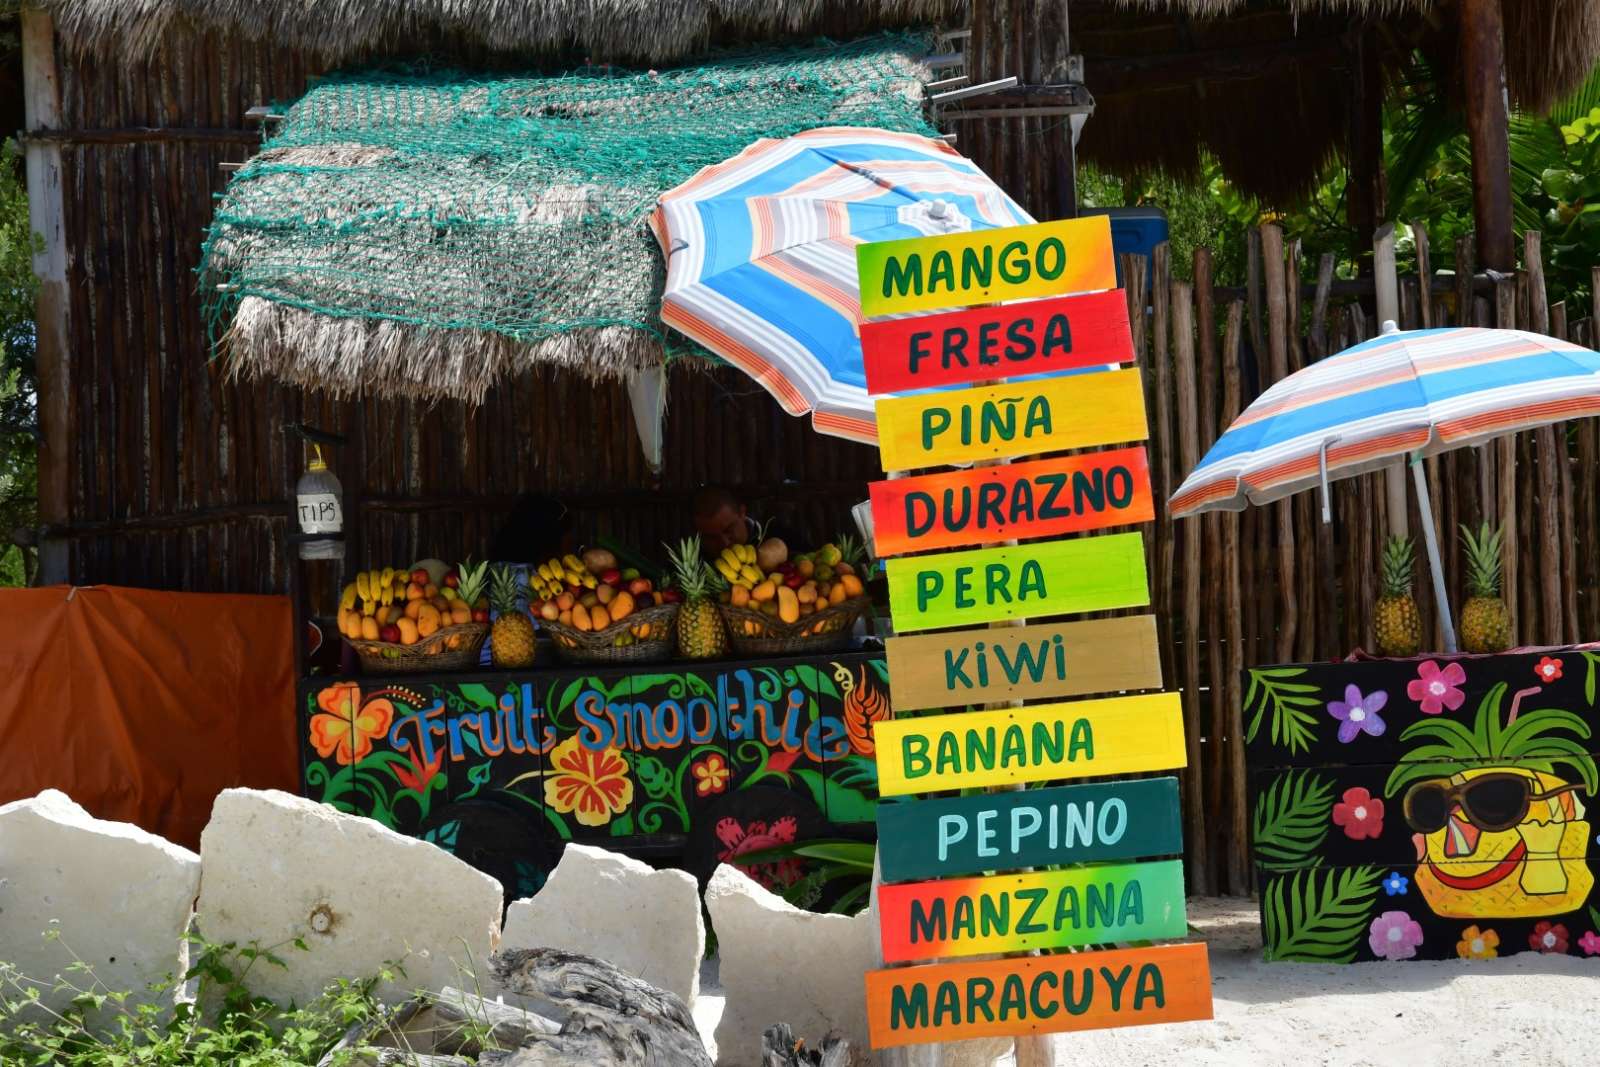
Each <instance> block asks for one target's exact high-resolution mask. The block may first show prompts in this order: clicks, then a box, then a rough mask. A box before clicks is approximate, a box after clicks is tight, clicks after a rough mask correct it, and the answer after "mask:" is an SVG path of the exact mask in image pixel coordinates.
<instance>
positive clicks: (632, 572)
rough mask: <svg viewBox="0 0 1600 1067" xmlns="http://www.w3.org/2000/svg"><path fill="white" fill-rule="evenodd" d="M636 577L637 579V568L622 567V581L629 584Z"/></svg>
mask: <svg viewBox="0 0 1600 1067" xmlns="http://www.w3.org/2000/svg"><path fill="white" fill-rule="evenodd" d="M637 577H639V568H638V567H624V568H622V580H623V581H625V582H631V581H633V580H634V579H635V578H637Z"/></svg>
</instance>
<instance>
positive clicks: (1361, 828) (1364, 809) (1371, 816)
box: [1333, 786, 1383, 841]
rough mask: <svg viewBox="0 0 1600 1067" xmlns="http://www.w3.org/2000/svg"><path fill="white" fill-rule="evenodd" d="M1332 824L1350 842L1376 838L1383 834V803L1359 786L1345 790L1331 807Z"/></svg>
mask: <svg viewBox="0 0 1600 1067" xmlns="http://www.w3.org/2000/svg"><path fill="white" fill-rule="evenodd" d="M1333 823H1334V825H1335V826H1340V827H1343V828H1344V836H1346V837H1348V838H1350V840H1352V841H1361V840H1363V839H1366V838H1374V837H1377V836H1378V835H1379V834H1381V833H1383V801H1381V800H1379V799H1378V798H1377V797H1375V796H1373V795H1372V794H1371V793H1368V792H1367V791H1366V790H1365V789H1363V788H1361V787H1360V786H1355V787H1353V788H1351V789H1346V790H1345V791H1344V798H1343V799H1342V800H1341V801H1340V802H1339V803H1337V804H1335V805H1334V806H1333Z"/></svg>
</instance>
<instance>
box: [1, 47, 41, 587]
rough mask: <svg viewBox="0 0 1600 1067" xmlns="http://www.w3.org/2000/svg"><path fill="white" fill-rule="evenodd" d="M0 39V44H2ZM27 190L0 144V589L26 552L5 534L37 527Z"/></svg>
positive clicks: (13, 151) (22, 569) (25, 570)
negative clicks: (19, 529)
mask: <svg viewBox="0 0 1600 1067" xmlns="http://www.w3.org/2000/svg"><path fill="white" fill-rule="evenodd" d="M3 47H4V46H3V43H0V49H3ZM36 243H37V238H36V237H35V236H34V234H33V232H32V231H31V230H30V229H29V223H28V192H27V187H26V185H25V184H24V182H23V178H22V167H21V160H20V153H19V152H18V150H17V146H16V142H14V141H5V142H4V143H0V586H13V585H25V584H27V580H28V579H29V578H30V577H31V576H32V574H33V572H34V569H35V564H34V559H33V556H34V553H33V552H32V551H31V550H27V551H25V550H23V549H21V548H19V547H17V546H16V545H14V544H12V542H11V532H12V531H13V530H15V529H18V528H24V527H33V526H36V525H37V524H38V516H37V497H38V476H37V471H38V467H37V457H38V444H37V428H38V418H37V405H36V403H35V397H36V390H37V385H38V379H37V376H36V374H35V368H34V329H33V295H34V291H35V289H36V288H37V281H36V280H35V278H34V275H33V252H34V249H35V247H36Z"/></svg>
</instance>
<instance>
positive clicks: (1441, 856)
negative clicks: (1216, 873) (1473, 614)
mask: <svg viewBox="0 0 1600 1067" xmlns="http://www.w3.org/2000/svg"><path fill="white" fill-rule="evenodd" d="M1597 684H1600V650H1597V649H1584V648H1561V649H1550V650H1544V651H1536V652H1519V653H1507V654H1502V655H1495V656H1470V657H1456V658H1450V659H1445V658H1442V657H1440V658H1434V659H1426V658H1424V659H1416V660H1363V661H1353V662H1348V663H1330V664H1289V665H1284V666H1277V667H1258V668H1252V669H1249V670H1247V671H1246V672H1245V675H1244V691H1245V694H1246V701H1245V706H1244V708H1243V712H1244V716H1243V723H1244V728H1245V739H1246V754H1247V761H1248V766H1249V770H1250V776H1249V792H1250V798H1249V802H1250V806H1251V816H1252V818H1251V853H1252V858H1253V861H1254V863H1255V866H1256V871H1257V875H1258V880H1259V883H1260V886H1261V918H1262V934H1263V938H1264V941H1265V944H1266V951H1267V955H1268V957H1269V958H1273V959H1281V960H1294V961H1308V962H1351V961H1355V960H1372V959H1392V960H1399V959H1455V958H1457V957H1462V958H1482V957H1489V956H1496V955H1500V956H1505V955H1510V954H1512V953H1515V952H1528V951H1534V952H1544V953H1553V954H1565V955H1575V956H1595V955H1600V898H1597V895H1596V893H1595V890H1594V885H1595V876H1594V870H1595V863H1596V854H1595V853H1596V842H1595V827H1594V824H1593V822H1592V821H1591V818H1590V814H1589V807H1590V805H1592V804H1593V803H1594V802H1595V795H1596V792H1597V791H1600V774H1597V771H1596V753H1600V742H1597V741H1596V738H1595V733H1596V727H1597V726H1600V701H1597Z"/></svg>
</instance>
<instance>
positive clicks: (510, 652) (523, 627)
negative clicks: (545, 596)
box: [489, 564, 534, 668]
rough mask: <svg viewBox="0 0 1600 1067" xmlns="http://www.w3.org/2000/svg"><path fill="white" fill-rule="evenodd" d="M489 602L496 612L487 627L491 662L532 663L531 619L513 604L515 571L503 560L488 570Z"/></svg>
mask: <svg viewBox="0 0 1600 1067" xmlns="http://www.w3.org/2000/svg"><path fill="white" fill-rule="evenodd" d="M489 603H490V604H491V605H493V607H494V610H495V615H496V618H495V620H494V627H493V629H491V630H490V631H489V655H490V658H491V659H493V661H494V665H495V666H496V667H504V668H521V667H531V666H533V648H534V636H533V620H532V619H530V618H529V617H528V613H527V612H525V611H523V610H522V609H521V608H519V607H518V606H517V572H516V571H515V570H513V569H512V568H510V567H508V566H506V565H505V564H500V565H498V566H496V567H494V568H492V569H491V570H490V571H489Z"/></svg>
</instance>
